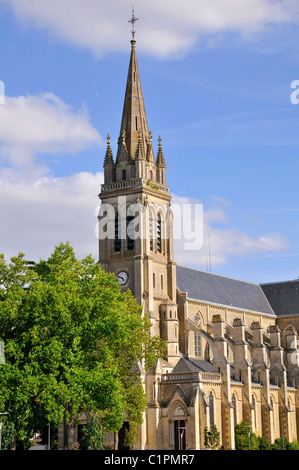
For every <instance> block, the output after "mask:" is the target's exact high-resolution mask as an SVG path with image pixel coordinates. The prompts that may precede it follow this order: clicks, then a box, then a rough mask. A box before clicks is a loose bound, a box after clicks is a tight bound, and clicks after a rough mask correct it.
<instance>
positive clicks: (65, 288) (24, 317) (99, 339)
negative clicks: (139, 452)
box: [0, 243, 164, 440]
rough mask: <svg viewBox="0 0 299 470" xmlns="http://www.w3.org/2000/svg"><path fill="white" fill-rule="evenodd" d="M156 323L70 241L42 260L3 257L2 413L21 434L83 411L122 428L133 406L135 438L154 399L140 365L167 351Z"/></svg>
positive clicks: (24, 436) (148, 364) (0, 261)
mask: <svg viewBox="0 0 299 470" xmlns="http://www.w3.org/2000/svg"><path fill="white" fill-rule="evenodd" d="M149 328H150V322H149V320H148V318H147V317H144V316H142V312H141V307H140V306H139V305H138V304H137V303H136V300H135V298H134V297H133V295H132V293H131V292H130V291H126V292H124V293H122V292H121V289H120V286H119V284H118V282H117V281H116V279H115V276H114V275H113V274H109V273H106V272H104V271H103V270H102V268H101V266H100V265H99V264H98V263H96V262H95V261H94V260H93V258H92V257H91V256H88V257H86V258H84V259H82V260H77V259H76V256H75V253H74V250H73V248H72V247H71V246H70V245H69V243H67V244H61V245H60V246H58V247H56V248H55V250H54V252H53V253H52V255H51V256H50V257H49V259H48V260H46V261H45V260H41V261H40V262H39V263H37V264H30V263H28V262H26V261H25V256H24V254H22V253H20V254H19V255H18V256H17V257H14V258H12V259H11V262H10V263H9V264H7V263H6V261H5V259H4V256H3V255H0V340H2V341H3V343H4V345H5V364H3V365H0V367H1V373H0V408H1V409H0V411H8V412H9V413H10V418H11V420H12V421H13V423H14V425H15V429H16V433H17V438H18V439H20V440H25V439H27V438H28V434H29V433H30V430H31V429H34V428H36V426H41V427H42V426H45V425H46V424H47V423H48V422H50V423H51V425H52V426H53V427H58V426H59V425H60V424H61V422H62V421H63V419H65V420H66V422H72V421H73V420H74V419H75V418H76V416H78V415H79V414H80V413H81V412H83V411H88V412H90V413H95V414H96V415H97V416H99V417H100V419H101V425H102V426H103V428H104V429H106V430H108V431H118V430H119V428H120V427H121V425H122V422H123V413H124V411H125V412H126V413H127V415H128V419H129V422H130V429H131V433H132V436H131V439H133V440H134V439H136V432H137V428H138V427H139V426H140V424H141V422H142V414H143V411H144V410H145V406H146V400H145V395H144V391H143V387H142V381H141V378H140V374H139V365H140V364H141V363H142V364H143V365H144V367H145V368H146V369H147V368H150V367H151V366H152V365H153V363H154V362H155V361H156V359H157V358H158V357H159V356H162V354H163V348H164V344H163V342H162V341H161V340H160V338H158V337H154V338H150V337H149Z"/></svg>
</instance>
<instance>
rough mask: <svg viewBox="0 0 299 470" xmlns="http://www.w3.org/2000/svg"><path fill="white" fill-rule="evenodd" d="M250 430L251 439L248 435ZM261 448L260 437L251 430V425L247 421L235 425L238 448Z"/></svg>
mask: <svg viewBox="0 0 299 470" xmlns="http://www.w3.org/2000/svg"><path fill="white" fill-rule="evenodd" d="M249 431H250V439H249V437H248V434H249ZM249 442H250V450H259V439H258V437H257V435H256V434H254V433H253V432H251V429H250V426H249V424H248V423H246V422H245V421H242V422H241V423H240V424H237V425H236V427H235V446H236V450H248V447H249Z"/></svg>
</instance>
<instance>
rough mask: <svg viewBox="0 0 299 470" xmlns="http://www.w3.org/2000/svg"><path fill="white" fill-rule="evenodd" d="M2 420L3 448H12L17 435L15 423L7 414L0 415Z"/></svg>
mask: <svg viewBox="0 0 299 470" xmlns="http://www.w3.org/2000/svg"><path fill="white" fill-rule="evenodd" d="M0 422H1V423H2V431H1V450H10V449H11V447H12V445H13V443H14V439H15V435H16V431H15V427H14V424H13V423H12V422H11V421H10V420H9V418H8V417H7V416H0Z"/></svg>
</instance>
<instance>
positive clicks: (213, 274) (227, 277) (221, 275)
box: [177, 265, 261, 287]
mask: <svg viewBox="0 0 299 470" xmlns="http://www.w3.org/2000/svg"><path fill="white" fill-rule="evenodd" d="M177 267H179V268H183V269H192V270H193V271H197V272H200V273H205V274H211V275H212V276H219V277H224V278H226V279H232V280H233V281H239V282H244V283H246V284H251V285H254V286H259V287H260V286H261V284H259V283H258V282H252V281H245V280H244V279H238V278H236V277H232V276H226V275H225V274H217V273H212V272H210V271H205V270H203V269H196V268H190V267H188V266H182V265H177Z"/></svg>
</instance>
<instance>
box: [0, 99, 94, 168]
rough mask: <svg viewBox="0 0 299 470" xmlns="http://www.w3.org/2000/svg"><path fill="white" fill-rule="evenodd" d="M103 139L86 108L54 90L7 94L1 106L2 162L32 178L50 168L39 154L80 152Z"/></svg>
mask: <svg viewBox="0 0 299 470" xmlns="http://www.w3.org/2000/svg"><path fill="white" fill-rule="evenodd" d="M101 142H102V140H101V136H100V135H99V133H98V132H97V130H96V129H95V128H94V127H93V126H92V125H91V124H90V122H89V118H88V115H87V112H86V110H84V109H80V110H74V109H72V107H71V106H69V105H67V104H66V103H64V102H63V101H62V100H60V99H59V98H58V97H57V96H55V95H54V94H52V93H43V94H40V95H28V96H18V97H6V99H5V105H3V106H0V157H2V163H6V164H7V165H9V166H10V167H12V168H14V169H18V170H21V171H22V173H23V174H25V173H26V174H27V175H28V177H29V176H30V175H31V176H32V175H33V174H34V175H35V174H36V172H37V171H38V172H39V174H41V173H42V174H45V173H47V171H48V169H47V165H38V164H37V162H36V157H37V155H38V154H46V153H48V154H52V155H57V154H59V153H63V152H67V153H68V154H76V153H78V152H80V151H81V150H83V149H85V148H87V147H89V146H91V145H95V144H97V145H98V144H100V143H101ZM2 176H3V175H2Z"/></svg>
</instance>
